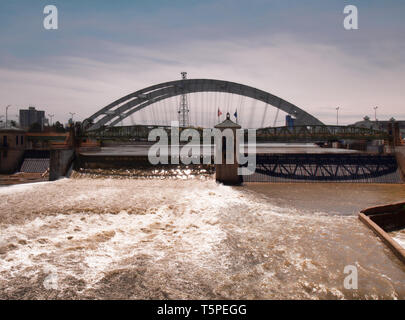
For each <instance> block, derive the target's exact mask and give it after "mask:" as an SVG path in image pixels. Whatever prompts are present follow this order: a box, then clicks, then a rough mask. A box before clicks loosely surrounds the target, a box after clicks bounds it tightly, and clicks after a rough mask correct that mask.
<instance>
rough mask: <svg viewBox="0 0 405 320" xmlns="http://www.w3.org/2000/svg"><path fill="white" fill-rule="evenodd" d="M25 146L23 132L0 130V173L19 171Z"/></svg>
mask: <svg viewBox="0 0 405 320" xmlns="http://www.w3.org/2000/svg"><path fill="white" fill-rule="evenodd" d="M25 145H26V137H25V132H24V131H21V130H13V129H2V130H0V173H5V174H9V173H14V172H15V171H17V170H18V169H19V166H20V164H21V161H22V158H23V155H24V150H25Z"/></svg>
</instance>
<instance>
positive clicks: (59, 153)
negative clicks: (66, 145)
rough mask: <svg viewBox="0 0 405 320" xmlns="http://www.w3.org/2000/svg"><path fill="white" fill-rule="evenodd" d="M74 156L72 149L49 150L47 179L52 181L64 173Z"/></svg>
mask: <svg viewBox="0 0 405 320" xmlns="http://www.w3.org/2000/svg"><path fill="white" fill-rule="evenodd" d="M74 157H75V151H74V149H54V150H51V156H50V168H49V181H54V180H57V179H59V178H60V177H63V176H65V175H66V173H67V171H68V170H69V167H70V166H71V164H72V162H73V160H74Z"/></svg>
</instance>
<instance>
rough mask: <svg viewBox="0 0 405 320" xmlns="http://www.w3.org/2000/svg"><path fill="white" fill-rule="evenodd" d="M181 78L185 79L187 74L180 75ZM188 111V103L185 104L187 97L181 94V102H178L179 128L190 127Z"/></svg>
mask: <svg viewBox="0 0 405 320" xmlns="http://www.w3.org/2000/svg"><path fill="white" fill-rule="evenodd" d="M181 78H182V79H183V80H186V79H187V72H182V73H181ZM189 112H190V110H189V108H188V102H187V95H186V94H184V93H183V94H182V95H181V100H180V106H179V110H178V113H179V126H180V127H183V128H184V127H189V126H190V118H189V114H188V113H189Z"/></svg>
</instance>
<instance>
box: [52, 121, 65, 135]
mask: <svg viewBox="0 0 405 320" xmlns="http://www.w3.org/2000/svg"><path fill="white" fill-rule="evenodd" d="M53 127H54V128H55V131H56V132H59V133H64V132H66V130H65V128H64V127H63V124H61V123H60V122H59V121H56V122H55V123H54V125H53Z"/></svg>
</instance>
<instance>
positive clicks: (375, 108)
mask: <svg viewBox="0 0 405 320" xmlns="http://www.w3.org/2000/svg"><path fill="white" fill-rule="evenodd" d="M373 109H374V119H375V122H377V109H378V107H374V108H373Z"/></svg>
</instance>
